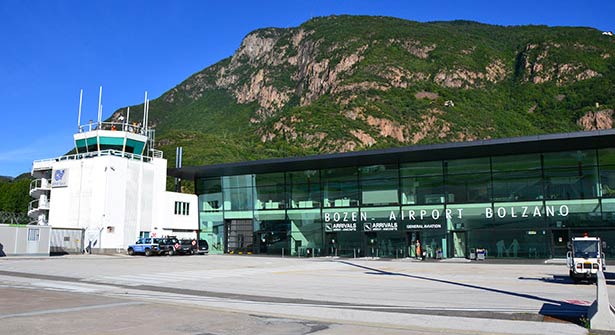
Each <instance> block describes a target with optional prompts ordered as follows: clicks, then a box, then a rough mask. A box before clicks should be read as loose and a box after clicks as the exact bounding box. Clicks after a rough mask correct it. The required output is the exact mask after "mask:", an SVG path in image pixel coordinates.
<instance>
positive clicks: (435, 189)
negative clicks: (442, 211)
mask: <svg viewBox="0 0 615 335" xmlns="http://www.w3.org/2000/svg"><path fill="white" fill-rule="evenodd" d="M401 203H402V204H434V203H444V180H443V178H442V175H438V176H433V177H415V178H404V179H402V180H401Z"/></svg>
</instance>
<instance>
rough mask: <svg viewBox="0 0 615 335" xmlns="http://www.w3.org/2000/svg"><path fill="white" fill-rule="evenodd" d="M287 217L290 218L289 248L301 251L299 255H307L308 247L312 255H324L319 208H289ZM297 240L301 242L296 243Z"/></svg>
mask: <svg viewBox="0 0 615 335" xmlns="http://www.w3.org/2000/svg"><path fill="white" fill-rule="evenodd" d="M288 219H289V220H290V229H291V249H293V252H295V253H299V252H301V255H307V251H308V249H311V252H313V253H314V256H317V257H318V256H324V255H325V250H324V244H323V241H322V236H323V234H322V231H323V229H322V222H321V220H320V210H319V209H304V210H289V211H288ZM298 241H301V242H299V243H298ZM298 244H299V246H298V247H297V245H298Z"/></svg>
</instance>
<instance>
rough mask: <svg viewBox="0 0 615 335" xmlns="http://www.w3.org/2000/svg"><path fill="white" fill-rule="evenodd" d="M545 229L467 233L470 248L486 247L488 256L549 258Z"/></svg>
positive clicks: (549, 252) (547, 238)
mask: <svg viewBox="0 0 615 335" xmlns="http://www.w3.org/2000/svg"><path fill="white" fill-rule="evenodd" d="M548 236H549V234H547V231H546V230H538V229H530V230H490V229H489V230H475V231H472V232H469V233H468V245H469V247H470V249H471V250H472V249H474V250H476V249H477V248H482V249H486V252H487V255H486V257H487V258H488V259H489V258H549V257H550V256H551V251H550V250H549V247H548V246H549V237H548Z"/></svg>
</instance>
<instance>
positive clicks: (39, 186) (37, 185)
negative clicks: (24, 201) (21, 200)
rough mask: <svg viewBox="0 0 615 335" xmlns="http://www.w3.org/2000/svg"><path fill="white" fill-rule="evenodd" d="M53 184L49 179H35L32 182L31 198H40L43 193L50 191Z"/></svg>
mask: <svg viewBox="0 0 615 335" xmlns="http://www.w3.org/2000/svg"><path fill="white" fill-rule="evenodd" d="M50 190H51V184H50V183H49V181H48V180H47V179H44V178H41V179H35V180H33V181H31V182H30V196H31V197H34V198H38V197H39V196H40V195H41V194H42V193H44V192H47V191H50Z"/></svg>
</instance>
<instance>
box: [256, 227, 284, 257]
mask: <svg viewBox="0 0 615 335" xmlns="http://www.w3.org/2000/svg"><path fill="white" fill-rule="evenodd" d="M254 225H255V227H254V240H255V242H256V245H255V246H254V248H253V250H254V251H255V252H257V253H260V254H270V255H281V254H282V249H284V252H285V254H288V252H289V251H290V243H289V234H290V222H289V221H288V220H285V219H274V218H271V219H267V220H257V221H255V224H254Z"/></svg>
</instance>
